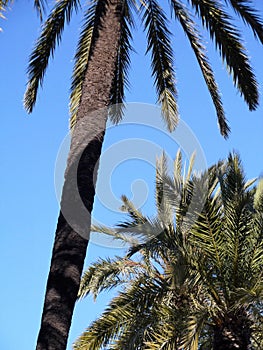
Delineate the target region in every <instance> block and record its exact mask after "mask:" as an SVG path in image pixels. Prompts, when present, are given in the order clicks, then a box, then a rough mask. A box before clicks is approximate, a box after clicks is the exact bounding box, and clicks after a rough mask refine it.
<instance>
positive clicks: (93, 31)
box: [24, 0, 263, 350]
mask: <svg viewBox="0 0 263 350" xmlns="http://www.w3.org/2000/svg"><path fill="white" fill-rule="evenodd" d="M187 3H188V5H189V6H190V7H191V8H192V9H193V10H194V12H195V17H196V19H200V20H201V22H202V25H203V26H204V27H205V28H206V29H207V30H208V32H209V34H210V36H211V39H212V40H213V41H214V42H215V45H216V48H217V49H218V51H219V54H220V56H221V57H222V58H223V61H224V62H225V64H226V67H227V69H228V71H229V72H230V74H231V75H232V79H233V83H234V85H235V86H236V87H237V89H238V91H239V92H240V94H241V95H242V96H243V98H244V100H245V102H246V103H247V105H248V107H249V109H250V110H254V109H255V108H256V107H257V105H258V89H257V83H256V80H255V76H254V74H253V71H252V69H251V66H250V63H249V59H248V57H247V54H246V51H245V48H244V46H243V45H242V42H241V40H240V33H239V31H238V29H237V28H236V27H235V26H234V24H233V23H232V19H231V17H230V15H229V14H228V12H227V10H226V9H224V8H223V7H222V5H221V3H219V2H218V1H217V0H202V1H200V0H198V1H197V0H191V1H190V0H189V1H188V2H187ZM226 3H227V5H229V6H230V7H232V8H233V9H234V10H235V12H236V13H237V15H239V16H240V17H241V18H242V19H243V20H244V21H245V23H247V24H248V26H249V27H250V28H251V29H252V31H253V33H254V35H255V37H256V38H258V39H259V40H260V41H261V42H263V29H262V21H261V19H260V18H259V15H258V13H257V12H256V10H254V9H253V8H252V7H251V6H250V4H249V3H246V2H244V1H242V2H241V1H239V0H227V1H226ZM169 4H170V7H171V9H172V13H173V16H174V17H175V19H176V20H177V21H179V23H180V24H181V26H182V28H183V30H184V32H185V33H186V36H187V37H188V39H189V42H190V45H191V47H192V49H193V51H194V54H195V56H196V58H197V61H198V64H199V66H200V68H201V72H202V74H203V77H204V79H205V82H206V85H207V87H208V89H209V92H210V94H211V97H212V100H213V103H214V105H215V109H216V114H217V118H218V123H219V126H220V131H221V133H222V135H223V136H224V137H227V135H228V133H229V130H230V129H229V126H228V124H227V121H226V118H225V115H224V110H223V106H222V101H221V98H220V94H219V91H218V88H217V84H216V82H215V79H214V74H213V71H212V68H211V67H210V64H209V61H208V59H207V57H206V54H205V51H204V48H203V44H202V38H201V35H200V33H199V31H198V30H197V28H196V25H195V22H194V21H193V16H192V15H191V14H190V12H189V10H188V9H187V7H186V6H185V4H184V1H182V0H180V1H179V0H177V1H176V0H171V1H170V2H169ZM80 9H81V3H80V1H79V0H58V1H57V2H56V4H55V6H54V8H53V10H52V11H51V13H50V15H49V16H48V18H47V20H46V22H45V23H44V25H43V28H42V32H41V34H40V37H39V39H38V40H37V42H36V46H35V48H34V50H33V52H32V54H31V56H30V63H29V68H28V73H29V81H28V86H27V91H26V93H25V100H24V101H25V108H26V109H27V111H28V112H32V110H33V107H34V105H35V102H36V98H37V92H38V88H39V86H40V85H41V84H42V82H43V78H44V75H45V71H46V68H47V66H48V63H49V59H50V56H53V54H54V51H55V48H56V46H57V45H58V44H59V43H60V41H61V37H62V33H63V29H64V27H65V24H66V23H68V22H70V20H71V17H72V14H73V12H77V11H78V10H80ZM134 12H135V13H138V14H140V15H141V16H140V19H141V20H142V22H143V26H144V30H145V31H146V33H147V50H148V51H150V52H151V59H152V74H153V76H154V81H155V86H156V90H157V96H158V101H159V103H160V104H161V106H162V112H163V117H164V119H165V121H166V123H167V126H168V128H169V130H173V129H174V127H175V126H176V124H177V120H178V110H177V102H176V97H177V91H176V85H175V72H174V69H173V64H172V63H173V62H172V60H173V52H172V48H171V32H170V31H169V29H168V27H169V23H168V19H167V16H166V14H165V12H164V10H163V9H162V8H161V7H160V6H159V4H158V2H157V1H155V0H146V1H144V2H142V5H140V6H138V5H137V4H136V2H135V0H111V1H107V0H94V1H92V2H91V4H90V5H89V6H88V8H87V9H86V7H85V10H84V24H83V29H82V32H81V35H80V39H79V43H78V47H77V52H76V55H75V67H74V71H73V78H72V89H71V102H70V110H71V126H72V142H71V149H70V152H69V156H68V164H67V170H66V173H65V183H64V187H63V193H62V199H61V211H60V214H59V218H58V223H57V229H56V237H55V242H54V247H53V253H52V261H51V267H50V273H49V277H48V282H47V288H46V296H45V302H44V310H43V314H42V321H41V328H40V333H39V337H38V345H37V348H38V349H39V350H40V349H56V350H60V349H65V347H66V342H67V337H68V332H69V327H70V323H71V318H72V313H73V308H74V304H75V301H76V297H77V292H78V289H79V283H80V276H81V273H82V269H83V263H84V258H85V255H86V248H87V244H88V237H89V231H90V217H89V215H87V213H91V211H92V207H93V200H94V195H95V183H96V174H97V165H98V161H99V157H100V153H101V146H102V142H103V138H104V133H105V125H106V121H107V118H108V116H109V117H110V118H111V119H112V120H113V121H115V122H118V121H119V120H120V119H121V117H122V115H123V107H122V102H123V101H124V88H125V85H126V84H127V83H128V80H127V71H128V68H129V64H130V51H131V44H130V42H131V38H132V29H133V25H134V20H133V13H134ZM108 107H111V108H110V109H109V112H108V111H107V110H105V108H106V109H107V108H108ZM94 111H97V112H96V113H95V112H94ZM76 182H77V183H76ZM80 199H81V205H79V202H80ZM76 208H77V209H76ZM83 236H84V238H83Z"/></svg>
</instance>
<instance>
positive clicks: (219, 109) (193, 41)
mask: <svg viewBox="0 0 263 350" xmlns="http://www.w3.org/2000/svg"><path fill="white" fill-rule="evenodd" d="M170 1H171V6H172V8H173V11H174V15H175V17H176V18H177V19H178V20H179V22H180V24H181V26H182V28H183V30H184V32H185V34H186V35H187V37H188V39H189V42H190V45H191V47H192V49H193V51H194V53H195V56H196V59H197V62H198V64H199V66H200V68H201V71H202V74H203V77H204V79H205V82H206V85H207V87H208V90H209V92H210V95H211V97H212V100H213V103H214V105H215V108H216V113H217V120H218V124H219V128H220V132H221V134H222V135H223V136H224V137H227V136H228V134H229V132H230V128H229V126H228V124H227V120H226V117H225V112H224V109H223V104H222V100H221V96H220V93H219V91H218V86H217V84H216V81H215V78H214V73H213V70H212V68H211V66H210V64H209V61H208V58H207V57H206V53H205V49H204V46H203V44H202V38H201V35H200V33H199V32H198V30H197V28H196V26H195V23H194V21H193V20H192V18H191V16H190V14H189V13H188V11H187V9H186V8H185V7H184V6H183V5H182V4H181V3H180V2H179V1H176V0H170Z"/></svg>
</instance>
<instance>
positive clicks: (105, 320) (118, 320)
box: [73, 276, 163, 350]
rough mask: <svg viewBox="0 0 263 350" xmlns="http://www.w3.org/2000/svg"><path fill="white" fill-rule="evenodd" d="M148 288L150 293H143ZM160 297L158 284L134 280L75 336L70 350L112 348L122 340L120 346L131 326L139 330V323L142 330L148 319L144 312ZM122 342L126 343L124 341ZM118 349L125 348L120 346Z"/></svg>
mask: <svg viewBox="0 0 263 350" xmlns="http://www.w3.org/2000/svg"><path fill="white" fill-rule="evenodd" d="M149 288H150V289H151V291H152V292H151V293H147V291H148V290H149ZM162 295H163V289H162V287H161V286H160V285H159V283H158V282H157V283H152V282H147V277H146V276H139V277H137V279H136V280H135V281H133V282H132V283H131V285H130V286H129V287H128V288H127V289H125V290H124V291H123V292H120V293H119V294H118V296H117V297H115V298H114V299H113V300H112V301H111V302H110V304H109V306H108V307H107V308H106V310H105V312H104V313H103V314H102V315H101V316H100V317H99V318H98V319H97V320H96V321H94V322H93V323H92V324H91V326H90V327H89V328H88V329H87V330H86V331H85V332H84V333H83V334H82V335H81V336H80V337H79V339H78V340H77V341H76V342H75V344H74V345H73V348H74V349H75V350H84V349H89V350H98V349H100V348H101V347H107V346H109V345H111V346H114V343H115V344H116V342H118V339H122V340H121V342H122V343H124V342H125V339H124V337H128V339H129V337H130V336H131V335H132V334H131V330H132V327H133V326H134V324H137V325H138V327H139V326H140V323H143V324H142V327H141V328H142V329H143V327H144V325H145V321H147V319H148V318H147V313H148V312H150V311H151V306H152V305H154V304H155V303H156V305H158V302H156V301H157V300H159V299H161V298H162ZM146 323H147V322H146ZM137 334H139V329H137ZM126 340H127V339H126ZM125 343H126V344H127V341H126V342H125ZM115 348H116V347H114V349H115ZM117 348H118V349H119V347H117ZM121 349H123V350H124V349H129V348H122V347H121ZM132 349H133V348H132Z"/></svg>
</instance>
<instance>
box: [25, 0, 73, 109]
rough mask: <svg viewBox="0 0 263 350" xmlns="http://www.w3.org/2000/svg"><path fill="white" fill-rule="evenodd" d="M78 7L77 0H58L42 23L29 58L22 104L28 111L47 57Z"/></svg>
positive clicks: (34, 99)
mask: <svg viewBox="0 0 263 350" xmlns="http://www.w3.org/2000/svg"><path fill="white" fill-rule="evenodd" d="M79 7H80V3H79V0H59V1H57V2H56V4H55V6H54V9H53V10H52V12H51V14H50V15H49V17H48V19H47V20H46V22H45V23H44V26H43V29H42V32H41V34H40V37H39V38H38V40H37V42H36V46H35V48H34V50H33V52H32V54H31V56H30V60H29V66H28V77H29V79H28V84H27V90H26V92H25V96H24V106H25V109H26V110H27V111H28V112H29V113H31V112H32V110H33V108H34V105H35V103H36V98H37V92H38V88H39V86H40V85H42V83H43V78H44V75H45V72H46V69H47V66H48V62H49V58H50V56H53V55H54V51H55V48H56V46H57V45H58V44H59V43H60V40H61V36H62V33H63V30H64V26H65V23H66V22H69V21H70V19H71V16H72V12H73V11H74V10H75V11H77V10H78V9H79Z"/></svg>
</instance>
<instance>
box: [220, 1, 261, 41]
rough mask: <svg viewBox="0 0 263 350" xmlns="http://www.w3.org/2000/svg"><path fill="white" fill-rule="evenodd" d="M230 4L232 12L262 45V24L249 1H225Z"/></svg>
mask: <svg viewBox="0 0 263 350" xmlns="http://www.w3.org/2000/svg"><path fill="white" fill-rule="evenodd" d="M225 1H226V3H230V4H231V5H232V7H233V9H234V11H235V12H236V13H237V14H238V15H239V16H240V17H241V19H242V20H243V21H244V22H245V23H246V24H247V25H248V26H249V27H250V28H251V30H252V31H253V33H254V35H255V37H256V38H258V39H259V40H260V41H261V43H262V44H263V22H262V19H261V18H260V16H259V14H258V11H257V10H256V9H254V8H253V7H252V6H250V5H252V3H251V1H250V0H225Z"/></svg>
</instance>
